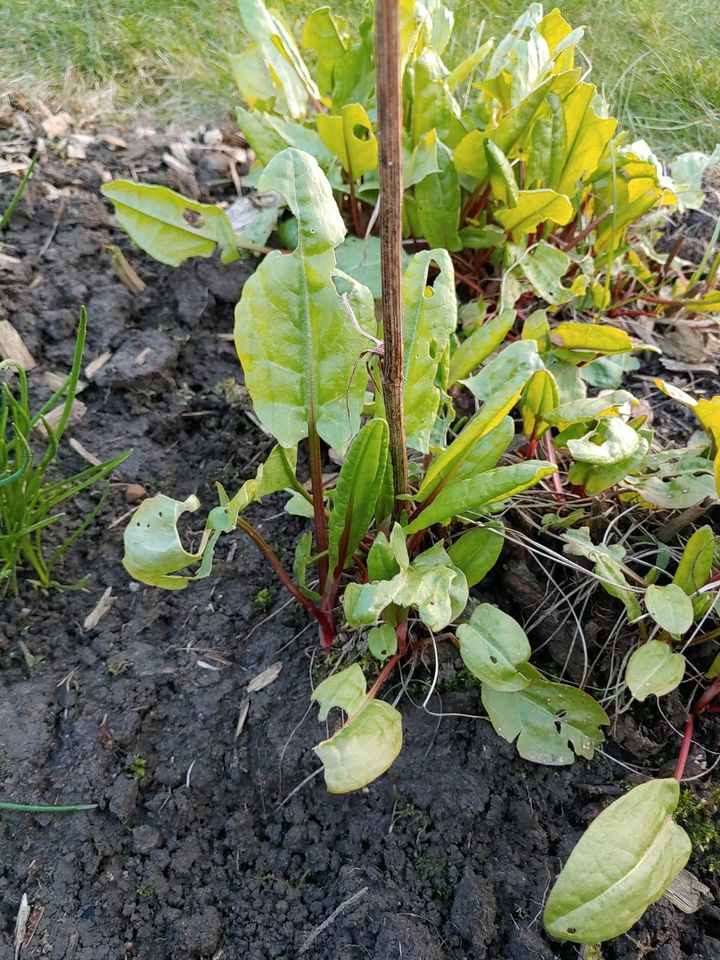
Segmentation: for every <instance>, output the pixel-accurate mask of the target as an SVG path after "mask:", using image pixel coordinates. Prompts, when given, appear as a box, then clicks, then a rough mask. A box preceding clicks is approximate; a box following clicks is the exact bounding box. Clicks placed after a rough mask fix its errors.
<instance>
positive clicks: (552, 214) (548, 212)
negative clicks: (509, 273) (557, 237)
mask: <svg viewBox="0 0 720 960" xmlns="http://www.w3.org/2000/svg"><path fill="white" fill-rule="evenodd" d="M494 217H495V219H496V220H497V221H498V223H500V224H502V226H503V227H504V228H505V229H506V230H507V232H508V233H510V234H512V235H513V237H520V236H523V235H524V234H528V233H532V232H533V230H536V229H537V227H538V226H539V225H540V224H541V223H544V222H545V221H546V220H551V221H552V222H553V223H559V224H561V225H563V224H566V223H570V221H571V220H572V217H573V208H572V204H571V203H570V201H569V200H568V198H567V197H566V196H564V195H563V194H561V193H557V192H556V191H555V190H520V191H519V193H518V197H517V204H516V205H515V206H514V207H512V208H510V209H505V210H496V211H495V213H494Z"/></svg>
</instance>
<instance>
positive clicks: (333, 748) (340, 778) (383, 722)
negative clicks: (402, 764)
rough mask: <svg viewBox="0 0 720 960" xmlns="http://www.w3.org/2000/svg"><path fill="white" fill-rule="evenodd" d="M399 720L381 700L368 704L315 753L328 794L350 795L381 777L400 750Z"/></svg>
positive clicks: (401, 737)
mask: <svg viewBox="0 0 720 960" xmlns="http://www.w3.org/2000/svg"><path fill="white" fill-rule="evenodd" d="M402 739H403V735H402V717H401V716H400V713H399V712H398V711H397V710H396V709H395V707H393V706H391V705H390V704H389V703H386V702H385V701H384V700H371V701H370V702H369V703H368V704H367V706H365V707H364V708H363V709H362V710H360V711H359V712H358V713H356V714H355V716H353V717H350V719H349V720H348V721H347V723H346V724H345V726H344V727H341V728H340V730H338V732H337V733H336V734H334V735H333V736H332V737H330V739H329V740H324V741H323V742H322V743H319V744H318V745H317V746H316V747H313V750H314V752H315V753H316V754H317V756H318V757H319V758H320V760H321V761H322V765H323V767H324V768H325V786H326V787H327V789H328V792H329V793H351V792H352V791H353V790H360V789H361V788H362V787H365V786H367V784H368V783H372V781H373V780H377V778H378V777H380V776H382V774H383V773H385V772H386V771H387V770H388V769H389V768H390V767H391V766H392V764H393V763H394V762H395V760H396V758H397V756H398V754H399V753H400V750H401V749H402Z"/></svg>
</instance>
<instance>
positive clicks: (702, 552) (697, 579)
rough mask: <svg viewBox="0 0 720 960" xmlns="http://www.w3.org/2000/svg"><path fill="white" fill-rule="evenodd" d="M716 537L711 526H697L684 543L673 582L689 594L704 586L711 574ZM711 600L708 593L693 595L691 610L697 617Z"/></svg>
mask: <svg viewBox="0 0 720 960" xmlns="http://www.w3.org/2000/svg"><path fill="white" fill-rule="evenodd" d="M715 545H716V539H715V534H714V533H713V530H712V527H710V526H704V527H699V528H698V529H697V530H695V532H694V533H693V535H692V536H691V537H690V539H689V540H688V542H687V543H686V544H685V549H684V550H683V554H682V557H681V558H680V563H679V564H678V568H677V570H676V571H675V576H674V577H673V583H675V584H677V586H679V587H681V588H682V590H684V591H685V593H687V594H688V596H690V595H691V594H693V593H695V591H696V590H699V589H700V587H704V586H705V584H706V583H707V582H708V580H709V579H710V576H711V574H712V569H713V564H714V560H715ZM711 602H712V597H711V596H710V595H709V594H706V595H705V596H699V597H693V598H692V604H693V611H694V613H695V616H696V617H697V616H698V615H700V614H701V613H702V612H704V610H705V609H707V604H708V603H711Z"/></svg>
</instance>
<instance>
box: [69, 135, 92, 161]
mask: <svg viewBox="0 0 720 960" xmlns="http://www.w3.org/2000/svg"><path fill="white" fill-rule="evenodd" d="M94 142H95V137H91V136H90V135H89V134H87V133H72V134H70V136H69V137H68V142H67V146H66V147H65V155H66V156H67V158H68V160H86V159H87V148H88V147H89V146H90V144H91V143H94Z"/></svg>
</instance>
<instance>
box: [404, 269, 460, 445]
mask: <svg viewBox="0 0 720 960" xmlns="http://www.w3.org/2000/svg"><path fill="white" fill-rule="evenodd" d="M433 264H434V265H435V266H436V267H438V268H439V269H440V273H439V274H438V276H437V277H435V279H434V281H433V283H432V285H429V280H428V272H429V270H430V267H431V265H433ZM456 326H457V301H456V298H455V273H454V271H453V265H452V261H451V260H450V256H449V254H448V253H447V251H446V250H427V251H423V252H422V253H416V254H415V256H414V257H413V258H412V260H411V261H410V264H409V265H408V268H407V270H406V271H405V276H404V277H403V330H404V341H405V371H404V372H405V377H404V379H405V428H406V430H407V442H408V446H410V447H412V449H413V450H419V451H420V452H421V453H427V452H428V450H429V447H430V434H431V432H432V429H433V427H434V425H435V421H436V420H437V417H438V413H439V410H440V404H441V403H442V400H443V397H444V396H445V394H446V390H447V370H448V364H447V360H448V354H449V349H450V347H449V345H450V336H451V334H452V333H453V332H454V331H455V328H456ZM443 372H444V373H443Z"/></svg>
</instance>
